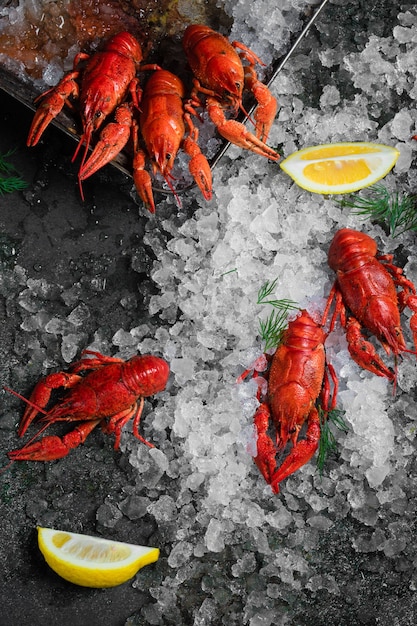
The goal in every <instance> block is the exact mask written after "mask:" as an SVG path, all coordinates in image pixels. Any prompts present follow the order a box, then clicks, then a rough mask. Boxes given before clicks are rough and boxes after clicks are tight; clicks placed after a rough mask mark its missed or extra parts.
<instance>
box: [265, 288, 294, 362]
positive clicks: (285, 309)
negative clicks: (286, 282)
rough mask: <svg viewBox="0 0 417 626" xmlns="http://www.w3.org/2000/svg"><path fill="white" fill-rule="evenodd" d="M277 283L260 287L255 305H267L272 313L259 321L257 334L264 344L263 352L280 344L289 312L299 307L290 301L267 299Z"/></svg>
mask: <svg viewBox="0 0 417 626" xmlns="http://www.w3.org/2000/svg"><path fill="white" fill-rule="evenodd" d="M277 282H278V278H276V279H275V280H273V281H272V282H270V281H269V280H268V281H267V282H266V283H265V284H264V285H262V287H261V288H260V289H259V291H258V299H257V302H256V304H269V305H271V306H272V307H273V311H272V313H271V315H269V317H267V319H266V320H265V321H262V320H259V334H260V336H261V339H262V340H263V341H264V342H265V351H267V350H270V349H271V348H276V347H277V346H278V345H279V343H280V342H281V338H282V333H283V332H284V330H285V328H286V326H287V318H288V313H289V311H290V310H297V309H298V308H299V307H298V306H297V304H296V303H295V302H293V301H292V300H287V299H285V298H284V299H282V300H277V299H272V300H270V299H269V296H270V295H271V294H272V292H273V291H274V289H275V287H276V285H277Z"/></svg>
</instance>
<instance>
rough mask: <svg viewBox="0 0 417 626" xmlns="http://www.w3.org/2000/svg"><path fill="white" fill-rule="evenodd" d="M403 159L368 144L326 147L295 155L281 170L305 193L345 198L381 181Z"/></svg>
mask: <svg viewBox="0 0 417 626" xmlns="http://www.w3.org/2000/svg"><path fill="white" fill-rule="evenodd" d="M399 155H400V152H399V150H397V148H394V147H392V146H387V145H384V144H377V143H370V142H365V141H362V142H361V141H358V142H345V143H333V144H322V145H319V146H310V147H308V148H302V149H301V150H298V151H297V152H294V153H293V154H291V155H290V156H289V157H287V158H286V159H284V161H282V163H280V167H281V169H282V170H283V171H284V172H285V173H286V174H288V175H289V176H290V177H291V178H292V179H293V180H294V182H295V183H297V185H298V186H299V187H301V188H302V189H306V190H307V191H311V192H313V193H322V194H342V193H351V192H353V191H358V190H359V189H363V188H364V187H369V186H370V185H373V184H374V183H376V182H377V181H378V180H381V178H383V177H384V176H386V175H387V174H388V172H389V171H390V170H391V169H392V168H393V167H394V165H395V163H396V162H397V159H398V157H399Z"/></svg>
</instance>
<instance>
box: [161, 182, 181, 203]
mask: <svg viewBox="0 0 417 626" xmlns="http://www.w3.org/2000/svg"><path fill="white" fill-rule="evenodd" d="M171 179H172V180H175V176H172V174H169V173H168V174H165V175H164V180H165V182H166V184H167V185H168V187H169V189H170V191H171V192H172V194H173V196H174V198H175V201H176V203H177V206H178V208H179V209H182V202H181V198H180V197H179V195H178V194H177V192H176V190H175V189H174V185H173V184H172V183H171Z"/></svg>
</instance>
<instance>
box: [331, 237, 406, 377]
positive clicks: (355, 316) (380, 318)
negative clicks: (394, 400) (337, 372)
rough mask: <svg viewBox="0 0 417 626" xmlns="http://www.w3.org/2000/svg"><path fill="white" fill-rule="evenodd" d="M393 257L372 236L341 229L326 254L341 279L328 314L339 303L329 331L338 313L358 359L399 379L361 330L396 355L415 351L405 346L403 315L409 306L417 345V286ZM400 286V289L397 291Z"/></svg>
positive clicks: (373, 368) (335, 287)
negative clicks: (383, 250) (401, 316)
mask: <svg viewBox="0 0 417 626" xmlns="http://www.w3.org/2000/svg"><path fill="white" fill-rule="evenodd" d="M392 259H393V255H392V254H386V255H382V254H378V248H377V244H376V242H375V240H374V239H372V237H369V235H366V234H365V233H362V232H359V231H356V230H352V229H350V228H342V229H341V230H339V231H338V232H337V233H336V235H335V236H334V238H333V241H332V243H331V245H330V248H329V252H328V262H329V265H330V267H331V268H332V269H333V270H334V271H335V272H336V274H337V277H336V281H335V283H334V285H333V288H332V290H331V292H330V295H329V298H328V301H327V305H326V310H325V313H324V317H326V316H327V315H328V313H329V311H330V308H331V305H332V302H333V301H335V307H334V312H333V316H332V318H331V322H330V329H329V332H330V331H332V330H333V328H334V325H335V322H336V319H337V317H338V316H340V319H341V324H342V326H343V327H344V328H345V329H346V338H347V342H348V347H349V352H350V354H351V356H352V358H353V359H354V361H356V363H358V365H360V366H361V367H363V368H365V369H367V370H369V371H370V372H373V373H374V374H377V375H378V376H383V377H385V378H387V379H389V380H390V381H394V382H395V380H396V375H395V374H394V373H393V372H392V371H391V370H390V369H389V368H388V367H387V366H386V365H385V363H384V362H383V360H382V359H381V357H380V356H379V355H378V354H377V352H376V350H375V348H374V346H373V345H372V343H371V342H370V341H368V340H366V339H365V337H364V336H363V334H362V329H366V330H367V331H368V332H369V333H370V334H371V335H373V336H374V337H376V338H377V339H378V340H379V341H380V342H381V344H382V346H383V348H384V350H385V352H386V353H387V354H390V353H391V352H392V353H393V355H394V356H395V358H397V357H398V355H399V354H401V353H402V352H412V351H411V350H407V347H406V344H405V340H404V335H403V331H402V329H401V321H400V313H401V312H402V311H403V310H404V309H405V308H406V307H408V308H409V309H410V310H411V311H412V313H413V315H412V317H411V320H410V327H411V330H412V333H413V338H414V344H415V346H416V348H417V315H416V313H417V296H416V289H415V286H414V285H413V283H412V282H411V281H410V280H408V279H407V278H405V276H403V270H402V269H401V268H399V267H397V266H396V265H394V264H393V263H392ZM397 287H399V288H400V289H401V291H399V292H398V293H397Z"/></svg>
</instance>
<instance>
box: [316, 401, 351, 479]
mask: <svg viewBox="0 0 417 626" xmlns="http://www.w3.org/2000/svg"><path fill="white" fill-rule="evenodd" d="M318 412H319V417H320V442H319V451H318V455H317V467H318V470H319V473H320V476H321V475H322V474H323V468H324V465H325V463H326V460H327V457H328V455H329V454H330V453H332V452H336V450H337V441H336V438H335V436H334V434H333V433H332V431H331V428H330V423H332V424H334V425H335V426H336V428H337V429H338V430H341V431H343V432H345V433H347V432H348V431H349V427H348V425H347V424H346V422H345V420H344V419H343V415H344V414H345V412H344V411H341V410H340V409H333V410H332V411H329V413H326V412H325V411H323V408H322V407H318Z"/></svg>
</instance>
